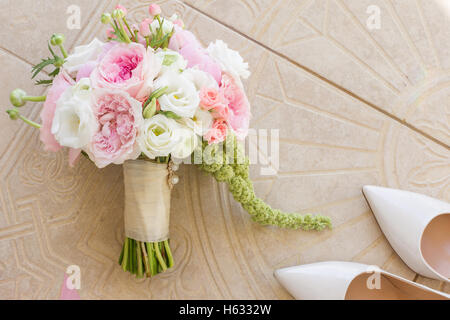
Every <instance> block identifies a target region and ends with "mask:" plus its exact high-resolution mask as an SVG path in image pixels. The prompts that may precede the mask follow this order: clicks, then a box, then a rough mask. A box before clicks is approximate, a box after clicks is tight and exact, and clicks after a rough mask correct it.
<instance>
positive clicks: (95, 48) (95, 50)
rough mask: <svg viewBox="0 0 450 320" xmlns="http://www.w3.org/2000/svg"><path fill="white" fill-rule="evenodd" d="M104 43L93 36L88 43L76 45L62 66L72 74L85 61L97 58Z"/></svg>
mask: <svg viewBox="0 0 450 320" xmlns="http://www.w3.org/2000/svg"><path fill="white" fill-rule="evenodd" d="M104 45H105V44H104V43H103V42H101V41H100V40H98V39H97V38H94V40H92V42H91V43H90V44H88V45H85V46H79V47H76V48H75V50H74V52H73V54H71V55H69V56H68V57H67V58H66V62H65V63H64V68H65V69H66V70H67V72H68V73H69V74H70V75H71V76H74V75H75V74H76V73H77V72H78V71H79V70H80V68H81V67H82V66H83V65H85V64H86V63H87V62H89V61H96V60H97V58H98V56H99V55H100V53H101V52H102V50H103V46H104Z"/></svg>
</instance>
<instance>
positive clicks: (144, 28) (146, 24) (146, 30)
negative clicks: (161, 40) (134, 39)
mask: <svg viewBox="0 0 450 320" xmlns="http://www.w3.org/2000/svg"><path fill="white" fill-rule="evenodd" d="M152 22H153V20H152V19H150V18H148V19H145V20H144V21H142V22H141V24H140V25H139V32H140V34H141V36H143V37H150V35H151V32H150V24H151V23H152Z"/></svg>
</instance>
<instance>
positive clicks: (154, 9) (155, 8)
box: [148, 3, 162, 17]
mask: <svg viewBox="0 0 450 320" xmlns="http://www.w3.org/2000/svg"><path fill="white" fill-rule="evenodd" d="M148 12H149V13H150V15H151V16H152V17H154V16H157V15H160V14H161V12H162V11H161V7H160V6H159V5H157V4H156V3H154V4H151V5H150V6H149V8H148Z"/></svg>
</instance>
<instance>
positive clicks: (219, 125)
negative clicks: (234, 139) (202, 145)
mask: <svg viewBox="0 0 450 320" xmlns="http://www.w3.org/2000/svg"><path fill="white" fill-rule="evenodd" d="M227 132H228V125H227V123H226V121H224V120H216V121H214V123H213V125H212V127H211V129H210V130H209V131H208V132H207V133H206V134H205V136H204V138H205V139H206V140H207V141H208V143H209V144H213V143H220V142H223V141H225V139H226V137H227Z"/></svg>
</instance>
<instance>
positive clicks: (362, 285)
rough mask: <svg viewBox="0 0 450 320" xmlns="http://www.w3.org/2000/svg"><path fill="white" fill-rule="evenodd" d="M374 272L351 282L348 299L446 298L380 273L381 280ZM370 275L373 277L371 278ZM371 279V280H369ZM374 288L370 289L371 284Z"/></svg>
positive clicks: (346, 296) (347, 294)
mask: <svg viewBox="0 0 450 320" xmlns="http://www.w3.org/2000/svg"><path fill="white" fill-rule="evenodd" d="M373 275H374V273H363V274H361V275H359V276H357V277H356V278H355V279H353V281H352V282H351V283H350V285H349V287H348V289H347V293H346V295H345V299H346V300H442V299H443V300H445V297H443V296H441V295H438V294H436V293H434V292H430V291H427V290H425V289H422V288H419V287H416V286H414V285H412V284H409V283H407V282H404V281H402V280H398V279H395V278H392V277H390V276H388V275H384V274H379V278H378V279H379V281H378V282H377V280H374V278H373V277H372V276H373ZM369 277H371V278H370V279H369ZM368 280H369V281H368ZM368 282H369V284H370V287H371V288H372V289H369V285H368Z"/></svg>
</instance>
